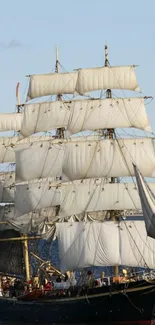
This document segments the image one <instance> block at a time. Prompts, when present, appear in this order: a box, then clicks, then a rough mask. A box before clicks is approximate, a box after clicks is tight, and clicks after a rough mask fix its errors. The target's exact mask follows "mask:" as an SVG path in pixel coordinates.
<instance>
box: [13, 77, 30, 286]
mask: <svg viewBox="0 0 155 325" xmlns="http://www.w3.org/2000/svg"><path fill="white" fill-rule="evenodd" d="M19 85H20V83H19V82H18V83H17V86H16V99H17V113H19V114H20V113H21V108H22V105H21V102H20V92H19ZM23 255H24V264H25V275H26V281H27V282H29V281H30V278H31V277H30V264H29V245H28V238H27V235H24V236H23Z"/></svg>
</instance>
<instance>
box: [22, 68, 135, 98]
mask: <svg viewBox="0 0 155 325" xmlns="http://www.w3.org/2000/svg"><path fill="white" fill-rule="evenodd" d="M102 89H127V90H134V91H139V87H138V83H137V80H136V75H135V71H134V66H122V67H121V66H120V67H119V66H118V67H99V68H90V69H79V70H78V71H76V72H69V73H52V74H41V75H31V76H30V83H29V90H28V96H27V100H29V99H33V98H36V97H42V96H48V95H57V94H74V93H78V94H80V95H83V94H85V93H87V92H91V91H95V90H102Z"/></svg>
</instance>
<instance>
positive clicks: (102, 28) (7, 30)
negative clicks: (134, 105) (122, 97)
mask: <svg viewBox="0 0 155 325" xmlns="http://www.w3.org/2000/svg"><path fill="white" fill-rule="evenodd" d="M0 9H1V10H0V31H1V33H0V65H1V66H0V72H1V73H0V93H1V97H0V112H12V111H14V110H15V103H16V98H15V88H16V84H17V82H18V81H19V82H20V83H21V92H22V94H24V91H25V87H26V85H27V78H25V75H27V74H33V73H48V72H50V71H52V69H53V68H54V65H55V46H56V45H58V46H59V52H60V54H59V59H60V62H61V63H62V65H63V66H64V68H65V69H66V70H68V71H69V70H72V69H74V68H79V67H90V66H99V65H103V64H104V44H105V42H107V43H108V46H109V61H110V63H111V65H121V64H122V65H125V64H127V65H128V64H139V65H140V66H139V67H138V68H137V69H136V71H137V77H138V81H139V84H140V86H141V88H142V90H143V94H144V95H152V96H154V97H155V62H154V61H155V2H154V0H148V1H147V2H146V1H145V2H144V1H141V0H135V1H133V0H130V1H125V0H124V1H123V0H109V1H104V0H96V1H94V0H93V1H92V0H78V1H74V0H72V1H71V0H57V1H53V0H44V1H41V0H26V1H21V0H14V1H11V0H5V1H2V0H1V6H0ZM147 109H148V114H149V117H150V120H151V124H152V127H153V131H154V132H155V104H154V101H152V102H151V104H150V105H148V106H147Z"/></svg>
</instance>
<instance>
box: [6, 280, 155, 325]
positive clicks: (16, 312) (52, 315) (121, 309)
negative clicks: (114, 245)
mask: <svg viewBox="0 0 155 325" xmlns="http://www.w3.org/2000/svg"><path fill="white" fill-rule="evenodd" d="M99 291H100V292H99V293H95V294H89V295H84V296H80V297H74V298H60V299H50V298H49V299H47V298H44V299H43V298H41V299H38V300H36V301H31V302H30V301H20V300H19V301H18V300H15V299H11V298H2V297H1V298H0V321H4V320H6V321H14V322H16V323H17V322H18V321H19V322H20V323H21V322H27V323H28V322H29V323H36V322H37V323H41V324H53V323H59V324H60V323H63V324H65V323H66V324H69V323H72V324H75V323H83V324H84V323H85V324H86V323H94V324H97V323H101V324H106V325H108V324H116V323H118V324H121V323H123V324H130V323H132V324H154V313H155V285H151V284H150V285H149V284H145V285H139V286H137V287H133V288H124V289H123V290H119V291H118V290H115V291H114V290H112V291H111V289H110V287H107V288H104V292H102V290H101V288H100V290H99ZM96 292H97V290H96Z"/></svg>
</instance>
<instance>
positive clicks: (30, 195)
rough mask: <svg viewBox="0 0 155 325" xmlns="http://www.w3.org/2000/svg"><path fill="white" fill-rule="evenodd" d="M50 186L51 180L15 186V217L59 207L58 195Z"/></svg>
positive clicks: (57, 191)
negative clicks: (42, 209)
mask: <svg viewBox="0 0 155 325" xmlns="http://www.w3.org/2000/svg"><path fill="white" fill-rule="evenodd" d="M52 184H53V180H51V179H48V180H42V179H41V180H40V181H33V182H31V183H29V184H28V183H23V184H20V183H19V184H16V193H15V207H16V217H19V216H21V215H23V214H26V213H29V212H32V211H33V210H37V209H41V208H46V207H47V208H48V207H50V206H57V205H59V203H60V193H59V190H57V189H56V188H53V186H52Z"/></svg>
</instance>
